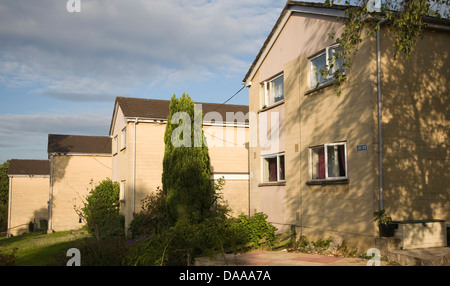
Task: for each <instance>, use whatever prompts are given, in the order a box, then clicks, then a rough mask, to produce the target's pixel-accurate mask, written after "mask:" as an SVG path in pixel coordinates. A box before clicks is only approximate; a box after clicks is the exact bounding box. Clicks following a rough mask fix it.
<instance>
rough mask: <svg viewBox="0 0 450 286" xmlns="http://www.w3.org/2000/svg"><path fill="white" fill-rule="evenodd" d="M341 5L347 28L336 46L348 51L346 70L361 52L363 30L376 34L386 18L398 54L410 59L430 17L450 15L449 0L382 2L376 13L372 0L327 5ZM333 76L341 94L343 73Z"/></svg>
mask: <svg viewBox="0 0 450 286" xmlns="http://www.w3.org/2000/svg"><path fill="white" fill-rule="evenodd" d="M341 2H343V3H344V4H345V6H346V9H345V16H344V17H342V18H341V21H342V22H343V23H344V29H343V32H342V34H341V35H340V37H339V38H336V43H338V44H339V45H340V46H341V47H343V48H344V51H345V52H344V53H343V54H342V55H341V56H342V57H343V60H344V67H345V70H346V71H348V70H349V69H350V68H351V66H352V56H353V55H355V54H356V53H357V52H358V49H359V44H360V43H361V41H362V37H361V36H362V33H363V31H365V32H366V34H367V35H374V34H375V32H376V31H377V29H378V26H377V23H378V22H379V21H380V20H382V19H386V21H387V22H386V23H385V25H386V26H387V27H388V28H389V31H390V33H392V34H393V35H394V37H395V41H394V50H395V55H396V56H397V55H398V54H400V53H403V54H405V56H406V58H409V57H410V56H411V54H412V51H413V47H414V46H415V44H416V41H417V39H418V38H420V37H422V36H423V30H424V28H425V27H426V25H427V24H426V21H425V19H426V17H435V18H449V16H450V12H449V4H450V1H449V0H415V1H410V0H407V1H396V0H385V1H382V6H381V10H380V11H379V12H375V13H373V12H369V11H368V9H367V4H368V2H369V0H356V1H349V0H345V1H341V0H327V1H325V5H326V6H331V5H333V4H336V3H341ZM334 37H335V33H331V34H330V38H334ZM333 76H334V79H335V80H336V85H337V86H338V87H339V89H338V94H339V93H340V84H341V82H342V81H343V80H344V77H343V76H342V73H340V72H338V73H335V74H334V75H333Z"/></svg>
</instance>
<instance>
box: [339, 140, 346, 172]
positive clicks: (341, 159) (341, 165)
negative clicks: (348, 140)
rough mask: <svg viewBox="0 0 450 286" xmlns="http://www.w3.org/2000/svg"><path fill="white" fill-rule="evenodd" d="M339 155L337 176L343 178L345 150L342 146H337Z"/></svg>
mask: <svg viewBox="0 0 450 286" xmlns="http://www.w3.org/2000/svg"><path fill="white" fill-rule="evenodd" d="M338 154H339V176H341V177H345V148H344V145H339V146H338Z"/></svg>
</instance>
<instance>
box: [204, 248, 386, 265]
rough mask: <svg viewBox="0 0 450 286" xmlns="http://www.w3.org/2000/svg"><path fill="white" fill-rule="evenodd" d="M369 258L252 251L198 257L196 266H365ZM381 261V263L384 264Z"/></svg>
mask: <svg viewBox="0 0 450 286" xmlns="http://www.w3.org/2000/svg"><path fill="white" fill-rule="evenodd" d="M368 262H369V260H365V259H360V258H345V257H336V256H326V255H319V254H307V253H301V252H285V251H261V250H258V251H252V252H248V253H243V254H237V255H234V254H227V255H226V256H225V259H224V258H223V257H217V258H216V259H214V260H211V259H209V258H207V257H199V258H197V259H196V261H195V265H196V266H225V265H226V266H366V265H367V263H368ZM385 264H386V263H385V262H382V263H381V265H385Z"/></svg>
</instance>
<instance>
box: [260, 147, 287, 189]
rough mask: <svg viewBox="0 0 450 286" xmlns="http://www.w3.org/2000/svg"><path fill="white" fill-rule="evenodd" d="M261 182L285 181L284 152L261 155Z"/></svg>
mask: <svg viewBox="0 0 450 286" xmlns="http://www.w3.org/2000/svg"><path fill="white" fill-rule="evenodd" d="M262 160H263V162H262V167H263V172H262V173H263V182H264V183H269V182H283V181H285V171H284V153H281V154H274V155H267V156H264V157H262Z"/></svg>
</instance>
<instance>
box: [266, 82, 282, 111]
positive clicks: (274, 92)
mask: <svg viewBox="0 0 450 286" xmlns="http://www.w3.org/2000/svg"><path fill="white" fill-rule="evenodd" d="M267 93H268V99H267V100H268V101H269V102H267V105H272V104H274V103H276V102H278V101H281V100H283V99H284V76H283V75H281V76H279V77H277V78H276V79H274V80H272V81H270V82H268V83H267Z"/></svg>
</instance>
